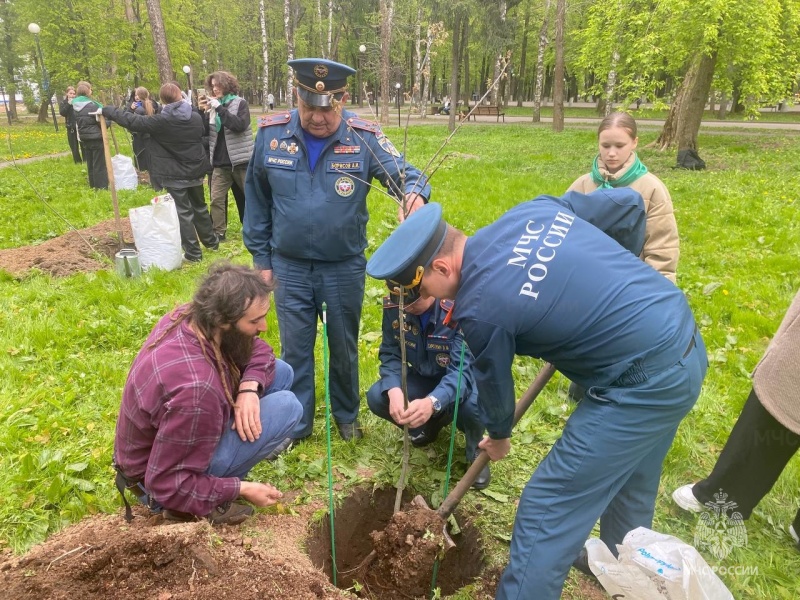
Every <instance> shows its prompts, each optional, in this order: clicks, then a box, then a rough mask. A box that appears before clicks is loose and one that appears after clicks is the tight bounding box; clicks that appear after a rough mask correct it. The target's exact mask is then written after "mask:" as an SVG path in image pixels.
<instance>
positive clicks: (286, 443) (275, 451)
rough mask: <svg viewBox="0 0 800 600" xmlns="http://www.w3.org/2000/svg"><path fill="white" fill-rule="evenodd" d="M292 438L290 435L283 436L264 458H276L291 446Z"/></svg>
mask: <svg viewBox="0 0 800 600" xmlns="http://www.w3.org/2000/svg"><path fill="white" fill-rule="evenodd" d="M293 443H294V440H293V439H292V438H290V437H287V438H285V439H284V440H283V441H282V442H281V443H280V444H278V445H277V446H275V448H273V449H272V452H270V453H269V454H267V458H266V460H277V458H278V457H279V456H280V455H281V454H282V453H283V452H286V451H287V450H288V449H289V448H291V447H292V444H293Z"/></svg>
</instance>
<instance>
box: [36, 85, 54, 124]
mask: <svg viewBox="0 0 800 600" xmlns="http://www.w3.org/2000/svg"><path fill="white" fill-rule="evenodd" d="M42 95H47V96H48V97H47V98H42V103H41V104H40V105H39V113H38V115H37V116H36V122H37V123H47V111H49V110H50V98H51V97H52V96H49V94H46V93H44V92H43V93H42Z"/></svg>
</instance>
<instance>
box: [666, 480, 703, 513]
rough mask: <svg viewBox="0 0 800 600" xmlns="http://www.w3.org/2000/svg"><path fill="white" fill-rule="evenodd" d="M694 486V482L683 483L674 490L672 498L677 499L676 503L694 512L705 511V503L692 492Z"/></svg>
mask: <svg viewBox="0 0 800 600" xmlns="http://www.w3.org/2000/svg"><path fill="white" fill-rule="evenodd" d="M693 487H694V484H691V483H689V484H687V485H682V486H681V487H679V488H678V489H677V490H675V491H674V492H672V499H673V500H674V501H675V504H677V505H678V506H680V507H681V508H682V509H683V510H688V511H689V512H693V513H699V512H703V505H702V504H700V501H699V500H698V499H697V498H695V497H694V494H693V493H692V488H693Z"/></svg>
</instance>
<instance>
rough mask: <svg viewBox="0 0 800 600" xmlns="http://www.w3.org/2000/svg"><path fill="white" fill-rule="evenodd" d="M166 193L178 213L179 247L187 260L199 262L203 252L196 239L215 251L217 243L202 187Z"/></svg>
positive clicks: (171, 190)
mask: <svg viewBox="0 0 800 600" xmlns="http://www.w3.org/2000/svg"><path fill="white" fill-rule="evenodd" d="M167 191H168V192H169V193H170V195H171V196H172V199H173V200H175V208H176V209H177V211H178V222H179V224H180V230H181V246H183V251H184V252H185V253H186V258H187V259H189V260H200V259H201V258H203V251H202V250H201V249H200V244H199V243H198V242H197V238H200V241H201V242H203V245H204V246H205V247H206V248H211V249H212V250H213V249H216V248H217V246H218V244H219V241H218V240H217V234H215V233H214V227H213V226H212V225H211V215H209V214H208V208H207V207H206V198H205V195H204V194H203V186H202V185H196V186H194V187H190V188H171V187H168V188H167Z"/></svg>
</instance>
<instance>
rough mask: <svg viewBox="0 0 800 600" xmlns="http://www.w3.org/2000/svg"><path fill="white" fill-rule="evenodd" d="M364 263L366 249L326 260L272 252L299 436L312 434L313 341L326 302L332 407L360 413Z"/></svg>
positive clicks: (339, 415)
mask: <svg viewBox="0 0 800 600" xmlns="http://www.w3.org/2000/svg"><path fill="white" fill-rule="evenodd" d="M366 266H367V260H366V258H364V256H363V255H359V256H353V257H351V258H347V259H345V260H342V261H337V262H325V261H313V260H302V259H294V258H289V257H286V256H283V255H281V254H279V253H277V252H275V253H273V254H272V268H273V275H274V276H275V278H276V279H277V281H278V287H277V288H275V308H276V310H277V313H278V326H279V328H280V336H281V358H282V359H283V360H284V361H286V362H287V363H289V365H291V367H292V368H293V369H294V384H292V391H293V392H294V393H295V395H296V396H297V399H298V400H300V404H302V405H303V418H302V419H301V421H300V423H298V425H297V427H296V428H295V431H294V432H293V433H292V437H293V438H295V439H300V438H304V437H307V436H309V435H311V432H312V430H313V426H314V408H315V405H316V393H315V392H316V388H315V384H314V343H315V341H316V339H317V323H318V322H319V320H320V317H321V315H322V303H323V302H325V303H327V305H328V342H329V344H328V347H329V350H330V354H329V360H328V362H329V366H330V397H331V412H332V413H333V418H334V419H335V420H336V422H337V423H342V424H348V423H352V422H353V421H355V420H356V417H357V416H358V408H359V404H360V393H359V389H358V325H359V322H360V321H361V306H362V304H363V302H364V273H365V269H366Z"/></svg>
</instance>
